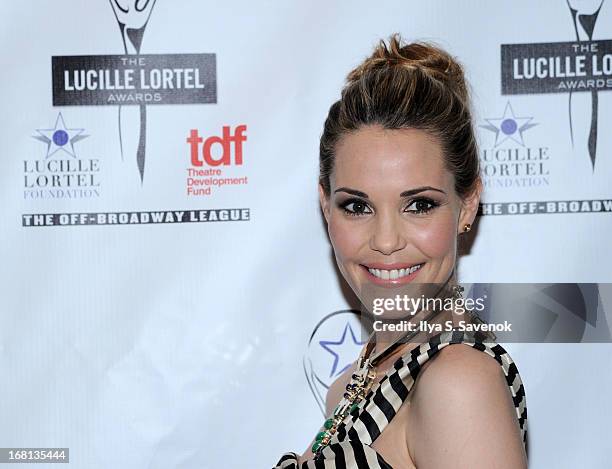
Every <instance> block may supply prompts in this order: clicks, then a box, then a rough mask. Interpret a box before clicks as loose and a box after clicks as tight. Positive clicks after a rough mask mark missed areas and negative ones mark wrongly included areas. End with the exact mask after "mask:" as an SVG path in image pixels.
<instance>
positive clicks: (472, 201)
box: [458, 178, 482, 233]
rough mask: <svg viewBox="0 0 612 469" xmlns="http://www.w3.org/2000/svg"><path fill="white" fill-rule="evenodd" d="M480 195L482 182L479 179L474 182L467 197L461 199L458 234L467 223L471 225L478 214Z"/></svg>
mask: <svg viewBox="0 0 612 469" xmlns="http://www.w3.org/2000/svg"><path fill="white" fill-rule="evenodd" d="M481 194H482V181H481V180H480V178H478V179H477V180H476V184H475V187H474V189H473V190H472V192H471V193H470V194H468V196H467V197H466V198H465V199H463V203H462V206H461V212H460V214H459V227H458V228H459V233H463V227H464V226H465V225H466V224H467V223H469V224H470V225H472V224H473V223H474V219H475V218H476V214H477V213H478V205H479V203H480V195H481Z"/></svg>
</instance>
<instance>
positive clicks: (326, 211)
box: [319, 184, 329, 223]
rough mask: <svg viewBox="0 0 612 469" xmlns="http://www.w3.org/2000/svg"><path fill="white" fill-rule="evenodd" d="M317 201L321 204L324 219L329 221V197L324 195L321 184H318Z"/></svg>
mask: <svg viewBox="0 0 612 469" xmlns="http://www.w3.org/2000/svg"><path fill="white" fill-rule="evenodd" d="M319 203H320V204H321V210H322V211H323V215H324V216H325V221H326V222H327V223H329V198H328V197H327V196H326V195H325V191H324V190H323V186H322V185H321V184H319Z"/></svg>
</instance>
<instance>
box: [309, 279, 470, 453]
mask: <svg viewBox="0 0 612 469" xmlns="http://www.w3.org/2000/svg"><path fill="white" fill-rule="evenodd" d="M452 291H453V296H454V297H455V298H459V297H461V293H462V292H463V287H461V286H459V285H454V286H453V287H452ZM435 314H437V312H436V311H433V312H430V314H429V315H428V317H427V318H425V320H427V321H428V320H429V319H431V318H432V317H433V316H434V315H435ZM418 332H419V331H418V330H417V331H415V332H411V333H409V334H405V335H403V336H400V337H399V338H398V339H396V340H395V341H394V342H393V343H392V344H391V345H389V346H388V347H387V348H385V349H384V350H382V351H381V352H379V353H377V354H376V355H375V356H373V357H370V355H371V353H372V350H373V349H374V347H375V346H376V342H374V341H373V340H372V338H373V337H375V333H372V334H371V335H370V338H369V339H368V343H367V345H366V347H365V348H364V351H363V352H362V353H361V355H360V356H359V359H358V362H357V370H356V371H355V372H354V373H353V374H352V375H351V381H350V382H349V384H347V385H346V388H345V389H346V392H345V393H344V395H343V396H342V400H341V401H340V403H339V404H338V405H337V406H336V408H335V409H334V411H333V413H332V416H331V417H329V418H328V419H327V420H325V422H324V423H323V428H324V429H323V430H322V431H320V432H319V433H317V435H316V436H315V442H314V443H313V445H312V447H311V451H312V452H313V453H314V454H315V458H318V457H320V454H321V452H322V450H323V448H325V447H326V446H327V445H329V443H330V442H331V439H332V437H333V436H334V434H335V433H336V432H337V431H338V428H339V426H340V424H341V423H342V422H343V421H344V420H345V419H346V417H347V416H348V415H349V414H350V413H351V412H353V411H354V410H355V409H356V408H357V407H359V403H360V402H361V401H362V400H363V399H364V398H365V397H366V396H367V395H368V392H369V391H370V389H371V387H372V384H373V383H374V379H375V378H376V370H375V367H376V365H377V364H378V363H379V362H380V361H381V360H382V359H383V358H385V357H387V356H389V355H390V354H391V352H392V351H393V350H395V349H396V348H397V346H398V345H399V344H400V342H404V341H407V340H409V339H411V338H413V337H414V336H415V335H417V334H418Z"/></svg>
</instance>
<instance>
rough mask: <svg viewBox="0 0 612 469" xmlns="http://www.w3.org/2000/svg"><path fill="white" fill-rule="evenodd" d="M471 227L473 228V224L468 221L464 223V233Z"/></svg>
mask: <svg viewBox="0 0 612 469" xmlns="http://www.w3.org/2000/svg"><path fill="white" fill-rule="evenodd" d="M471 229H472V224H471V223H466V224H465V225H463V232H464V233H467V232H468V231H470V230H471Z"/></svg>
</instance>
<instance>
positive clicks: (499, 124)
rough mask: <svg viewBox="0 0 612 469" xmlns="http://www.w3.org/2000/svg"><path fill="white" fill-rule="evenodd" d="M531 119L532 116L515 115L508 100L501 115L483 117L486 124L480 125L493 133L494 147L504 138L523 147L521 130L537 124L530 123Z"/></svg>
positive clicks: (502, 141)
mask: <svg viewBox="0 0 612 469" xmlns="http://www.w3.org/2000/svg"><path fill="white" fill-rule="evenodd" d="M532 120H533V117H517V116H516V114H514V110H513V109H512V106H511V105H510V101H508V102H507V103H506V108H505V109H504V114H503V116H502V117H498V118H496V119H485V121H487V124H485V125H481V126H480V127H482V128H483V129H487V130H489V131H491V132H494V133H495V146H496V147H497V146H499V145H501V144H502V143H504V142H505V141H506V140H512V141H514V142H516V143H518V144H519V145H521V146H523V147H524V146H525V142H524V140H523V132H525V131H526V130H528V129H530V128H532V127H535V126H536V125H538V124H536V123H532V122H531V121H532Z"/></svg>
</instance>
